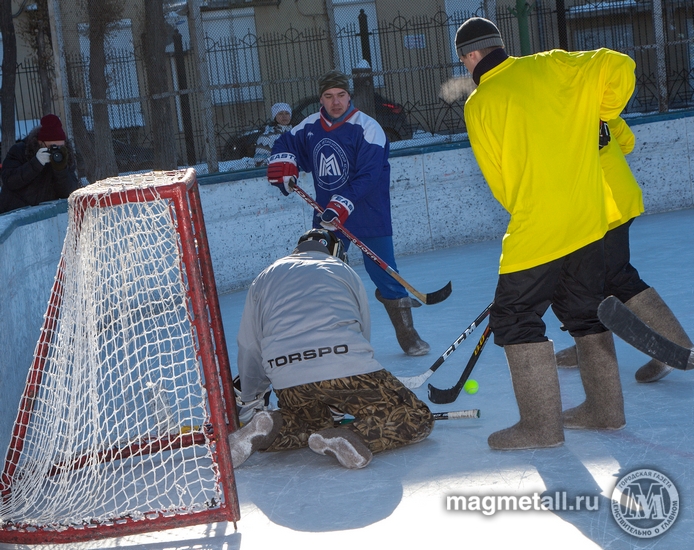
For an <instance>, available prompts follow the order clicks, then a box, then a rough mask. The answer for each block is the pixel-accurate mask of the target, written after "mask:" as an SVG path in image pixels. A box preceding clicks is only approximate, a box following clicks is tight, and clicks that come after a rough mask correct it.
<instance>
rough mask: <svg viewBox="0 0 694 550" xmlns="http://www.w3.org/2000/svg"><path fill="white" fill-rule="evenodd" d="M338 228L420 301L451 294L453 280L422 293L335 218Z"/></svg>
mask: <svg viewBox="0 0 694 550" xmlns="http://www.w3.org/2000/svg"><path fill="white" fill-rule="evenodd" d="M290 186H291V187H292V188H293V189H294V191H296V192H297V193H298V194H299V196H300V197H301V198H302V199H304V200H305V201H306V202H307V203H309V204H310V205H311V206H312V207H313V208H315V210H316V211H317V212H318V213H321V214H322V213H323V209H322V208H321V206H320V205H319V204H318V203H317V202H316V201H315V200H313V198H312V197H311V195H309V194H308V193H306V191H304V190H303V189H302V188H301V187H299V186H298V185H297V184H296V180H294V182H293V183H292V184H290ZM331 223H332V224H333V225H334V226H335V227H337V229H339V230H340V232H342V234H343V235H344V236H345V237H347V238H348V239H349V240H350V241H352V242H353V243H354V244H355V246H357V247H358V248H360V249H361V250H362V252H364V254H366V255H367V256H368V257H369V258H371V259H372V260H373V261H374V262H376V264H378V266H379V267H380V268H381V269H383V270H384V271H385V272H386V273H388V275H390V276H391V277H393V279H395V280H396V281H397V282H399V283H400V284H401V285H402V286H404V287H405V288H406V289H407V290H408V291H410V292H411V293H412V295H413V296H415V297H416V298H417V299H418V300H419V301H420V302H422V303H424V304H427V305H431V304H438V303H439V302H443V301H444V300H445V299H446V298H448V297H449V296H450V295H451V291H452V286H451V282H450V281H448V284H447V285H446V286H444V287H443V288H442V289H440V290H437V291H436V292H430V293H428V294H422V293H421V292H419V291H418V290H416V289H415V288H414V287H413V286H412V285H410V284H409V283H408V282H407V281H406V280H405V279H403V278H402V277H401V276H400V274H399V273H398V272H397V271H395V270H394V269H393V268H392V267H390V266H389V265H388V264H387V263H386V262H384V261H383V260H382V259H381V258H379V257H378V256H377V255H376V253H375V252H373V251H372V250H371V249H370V248H369V247H368V246H366V245H365V244H364V243H363V242H361V241H360V240H359V239H357V238H356V237H355V236H354V235H352V233H351V232H350V231H348V230H347V229H345V227H344V226H343V225H342V224H341V223H340V222H339V221H338V220H337V219H335V220H333V221H332V222H331Z"/></svg>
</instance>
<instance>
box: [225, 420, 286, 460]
mask: <svg viewBox="0 0 694 550" xmlns="http://www.w3.org/2000/svg"><path fill="white" fill-rule="evenodd" d="M281 428H282V414H281V413H280V411H272V412H268V411H260V412H257V413H255V415H253V418H251V420H250V422H248V424H246V425H245V426H243V427H242V428H240V429H238V430H236V431H235V432H234V433H232V434H229V447H230V448H231V463H232V465H233V466H234V468H238V467H239V466H241V464H243V463H244V462H246V460H248V458H249V457H250V456H251V455H252V454H253V453H254V452H256V451H262V450H263V449H267V448H268V447H269V446H270V445H271V444H272V442H273V441H274V440H275V438H276V437H277V434H278V433H279V431H280V429H281Z"/></svg>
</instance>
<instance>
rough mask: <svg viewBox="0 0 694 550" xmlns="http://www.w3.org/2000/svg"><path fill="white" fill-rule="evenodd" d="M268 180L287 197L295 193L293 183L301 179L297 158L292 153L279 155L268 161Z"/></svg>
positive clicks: (271, 157)
mask: <svg viewBox="0 0 694 550" xmlns="http://www.w3.org/2000/svg"><path fill="white" fill-rule="evenodd" d="M267 179H268V181H269V182H270V183H271V184H272V185H274V186H275V187H277V189H279V190H280V191H281V192H282V194H283V195H284V196H285V197H286V196H288V195H289V193H291V192H292V191H294V189H293V188H292V185H291V184H292V183H294V182H295V181H296V180H297V179H299V167H298V166H297V164H296V157H295V156H294V155H292V154H291V153H277V154H274V155H272V156H270V158H269V159H268V166H267Z"/></svg>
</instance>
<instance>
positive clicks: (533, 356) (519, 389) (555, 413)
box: [488, 340, 564, 451]
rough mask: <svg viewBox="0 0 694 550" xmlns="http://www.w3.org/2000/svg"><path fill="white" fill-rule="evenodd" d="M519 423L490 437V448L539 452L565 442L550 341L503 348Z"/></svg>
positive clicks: (557, 378) (556, 376) (559, 396)
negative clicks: (518, 414) (516, 405)
mask: <svg viewBox="0 0 694 550" xmlns="http://www.w3.org/2000/svg"><path fill="white" fill-rule="evenodd" d="M504 351H505V352H506V359H507V361H508V367H509V370H510V371H511V381H512V382H513V391H514V393H515V394H516V401H517V402H518V412H519V413H520V422H518V423H517V424H516V425H514V426H512V427H510V428H506V429H505V430H501V431H498V432H494V433H493V434H492V435H490V436H489V439H488V443H489V446H490V447H491V448H492V449H497V450H505V451H509V450H514V449H539V448H543V447H558V446H559V445H561V444H563V443H564V429H563V427H562V421H561V395H560V393H559V377H558V375H557V365H556V363H555V361H554V344H553V343H552V341H551V340H550V341H547V342H538V343H534V344H514V345H511V346H504Z"/></svg>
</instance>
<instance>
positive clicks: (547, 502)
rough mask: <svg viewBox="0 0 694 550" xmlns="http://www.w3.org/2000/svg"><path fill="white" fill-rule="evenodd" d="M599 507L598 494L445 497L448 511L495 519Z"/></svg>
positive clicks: (594, 509)
mask: <svg viewBox="0 0 694 550" xmlns="http://www.w3.org/2000/svg"><path fill="white" fill-rule="evenodd" d="M599 507H600V501H599V497H598V496H596V495H590V496H587V495H577V496H574V497H571V496H569V495H568V494H567V493H566V492H565V491H556V492H555V493H554V494H543V495H540V494H539V493H533V494H532V495H522V496H518V495H487V496H478V495H465V496H462V495H450V496H447V497H446V510H448V511H461V512H482V514H484V515H485V516H493V515H494V514H496V513H497V512H513V511H518V510H520V511H522V512H528V511H531V510H534V511H544V512H546V511H581V510H584V511H588V512H596V511H597V510H598V509H599Z"/></svg>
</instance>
